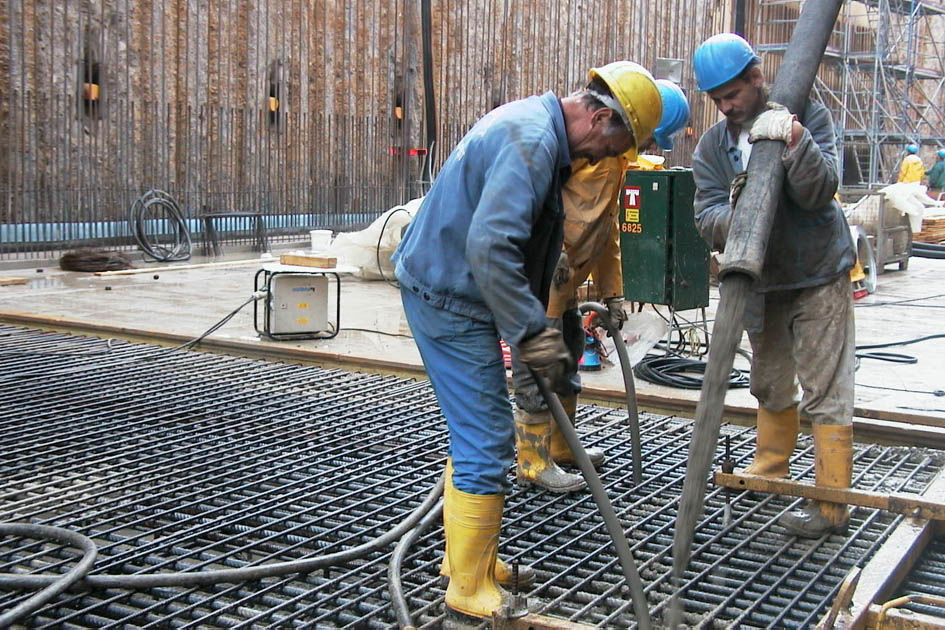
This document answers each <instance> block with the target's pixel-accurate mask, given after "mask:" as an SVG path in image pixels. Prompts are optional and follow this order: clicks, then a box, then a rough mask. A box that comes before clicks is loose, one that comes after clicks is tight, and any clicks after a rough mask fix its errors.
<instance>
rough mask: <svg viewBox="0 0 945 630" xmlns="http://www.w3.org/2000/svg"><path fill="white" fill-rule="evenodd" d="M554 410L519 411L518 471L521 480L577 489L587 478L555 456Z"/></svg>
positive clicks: (557, 489) (547, 487)
mask: <svg viewBox="0 0 945 630" xmlns="http://www.w3.org/2000/svg"><path fill="white" fill-rule="evenodd" d="M552 422H553V420H552V418H551V412H550V411H539V412H537V413H527V412H525V411H522V410H517V411H516V412H515V448H516V450H517V451H518V459H517V464H518V465H517V466H516V467H515V469H516V470H515V474H516V476H517V477H518V481H519V483H521V484H523V485H528V484H533V485H536V486H539V487H540V488H544V489H545V490H550V491H551V492H574V491H575V490H580V489H582V488H583V487H584V478H583V477H582V476H581V475H573V474H571V473H568V472H565V471H564V470H562V469H561V467H560V466H558V464H556V463H555V460H554V459H552V457H551V424H552Z"/></svg>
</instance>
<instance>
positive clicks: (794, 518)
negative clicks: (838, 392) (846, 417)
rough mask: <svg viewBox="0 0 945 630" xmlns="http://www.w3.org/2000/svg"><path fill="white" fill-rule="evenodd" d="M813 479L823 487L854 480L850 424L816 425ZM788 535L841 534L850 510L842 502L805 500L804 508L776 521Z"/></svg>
mask: <svg viewBox="0 0 945 630" xmlns="http://www.w3.org/2000/svg"><path fill="white" fill-rule="evenodd" d="M813 430H814V478H815V480H816V482H817V485H818V486H821V487H824V488H849V487H850V483H851V482H852V480H853V427H852V426H850V425H847V426H836V425H831V424H815V425H814V427H813ZM778 522H779V523H780V524H781V525H782V526H783V527H784V528H785V529H786V530H787V531H788V533H789V534H794V535H795V536H801V537H803V538H820V537H821V536H823V535H824V534H828V533H834V534H843V533H846V531H847V526H848V525H849V524H850V510H849V508H848V507H847V506H846V505H845V504H843V503H828V502H826V501H808V503H807V505H806V506H804V508H803V509H801V510H799V511H796V512H791V513H790V514H785V515H784V516H782V517H781V519H780V520H779V521H778Z"/></svg>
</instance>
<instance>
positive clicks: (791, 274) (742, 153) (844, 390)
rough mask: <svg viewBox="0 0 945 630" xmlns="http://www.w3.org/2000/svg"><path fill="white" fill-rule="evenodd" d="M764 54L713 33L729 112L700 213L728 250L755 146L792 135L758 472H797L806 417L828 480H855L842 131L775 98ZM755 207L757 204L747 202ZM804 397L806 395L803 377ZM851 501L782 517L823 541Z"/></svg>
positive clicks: (775, 262)
mask: <svg viewBox="0 0 945 630" xmlns="http://www.w3.org/2000/svg"><path fill="white" fill-rule="evenodd" d="M760 64H761V59H760V58H759V57H758V56H757V55H756V54H755V52H754V50H753V49H752V47H751V45H750V44H749V43H748V42H747V41H745V40H744V39H743V38H742V37H740V36H738V35H736V34H734V33H722V34H719V35H715V36H713V37H710V38H709V39H707V40H706V41H705V42H703V43H702V44H701V45H700V46H699V47H698V48H697V49H696V51H695V54H694V56H693V62H692V67H693V70H694V72H695V75H696V81H697V83H698V86H699V89H700V90H702V91H704V92H706V94H707V95H708V96H709V97H710V98H711V99H712V102H713V103H715V105H716V107H717V108H718V109H719V111H720V112H721V113H722V114H723V115H724V116H725V118H724V120H722V121H720V122H718V123H716V124H715V125H714V126H712V127H711V128H709V130H708V131H706V132H705V134H703V136H702V137H701V138H700V139H699V143H698V144H697V145H696V150H695V153H694V154H693V157H692V174H693V177H694V179H695V183H696V195H695V202H694V205H695V208H694V211H695V221H696V226H697V227H698V228H699V231H700V233H701V234H702V236H703V238H704V239H705V240H706V241H707V242H708V243H709V246H710V247H711V248H712V249H715V250H717V251H722V252H723V256H724V250H725V244H726V240H727V238H728V232H729V227H730V225H731V220H732V213H733V209H734V208H735V204H736V200H737V198H738V194H739V192H740V190H741V187H742V186H743V185H744V182H745V171H746V169H747V167H748V159H749V156H750V155H751V147H752V143H753V142H756V141H758V140H777V141H781V142H783V143H784V150H783V151H782V153H781V156H780V157H781V163H782V164H783V166H784V184H783V187H782V189H781V190H777V191H774V194H776V195H777V199H778V206H777V209H776V211H775V215H774V221H773V223H772V227H771V236H770V238H769V240H768V246H767V250H766V251H765V260H764V268H763V271H762V275H761V279H760V281H759V282H757V283H755V285H754V286H752V290H751V292H750V294H749V296H748V299H747V303H746V309H745V310H746V321H745V327H746V329H747V330H748V339H749V341H750V342H751V349H752V361H751V393H752V394H753V395H754V396H755V398H757V400H758V438H757V448H756V450H755V457H754V460H753V461H752V463H751V465H750V466H748V468H747V469H745V472H746V473H747V474H754V475H760V476H765V477H774V478H779V477H789V476H790V458H791V454H792V453H793V452H794V447H795V444H796V442H797V436H798V431H799V426H800V417H805V418H806V419H807V420H809V421H810V423H811V425H812V430H813V434H814V474H815V479H816V483H817V485H818V486H824V487H833V488H849V487H850V482H851V478H852V472H853V455H852V453H853V426H852V423H853V363H854V347H855V346H854V321H853V291H852V287H851V285H850V269H851V268H852V267H853V263H854V261H855V260H856V250H855V248H854V245H853V239H852V237H851V236H850V228H849V227H848V226H847V222H846V219H845V218H844V216H843V210H842V209H841V208H840V204H838V203H837V201H836V200H835V199H834V195H835V193H836V192H837V186H838V185H839V181H840V171H839V167H838V163H839V160H838V156H837V145H836V135H835V134H834V129H833V122H832V121H831V119H830V112H829V111H827V109H826V108H825V107H824V106H823V105H820V104H819V103H815V102H813V101H807V102H806V105H805V107H804V109H803V111H799V112H797V115H795V114H794V113H792V112H789V111H788V110H787V109H785V108H784V107H782V106H780V105H778V104H776V103H770V102H768V87H767V84H766V82H765V79H764V75H763V74H762V71H761V66H760ZM744 211H746V212H751V211H753V209H751V208H746V209H744ZM798 383H799V384H800V387H801V395H800V397H799V396H798V391H797V389H798V388H797V384H798ZM849 521H850V512H849V510H848V508H847V506H846V505H843V504H840V503H828V502H826V501H810V502H808V503H807V504H806V505H805V506H804V508H803V509H801V510H798V511H795V512H791V513H788V514H785V515H784V516H782V517H781V519H779V523H780V524H781V525H782V526H784V528H785V529H786V530H787V531H788V532H789V533H791V534H794V535H797V536H804V537H813V538H817V537H820V536H822V535H824V534H828V533H841V532H844V531H846V528H847V525H848V523H849Z"/></svg>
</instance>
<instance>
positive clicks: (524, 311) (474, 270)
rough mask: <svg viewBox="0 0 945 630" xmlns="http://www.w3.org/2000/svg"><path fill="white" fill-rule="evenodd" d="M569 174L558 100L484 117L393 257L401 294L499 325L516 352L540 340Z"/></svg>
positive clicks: (546, 98) (538, 100)
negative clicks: (403, 291)
mask: <svg viewBox="0 0 945 630" xmlns="http://www.w3.org/2000/svg"><path fill="white" fill-rule="evenodd" d="M570 165H571V155H570V152H569V149H568V138H567V134H566V132H565V125H564V114H563V112H562V109H561V103H560V102H559V100H558V98H557V97H556V96H555V95H554V94H553V93H551V92H547V93H545V94H543V95H542V96H531V97H529V98H526V99H522V100H520V101H514V102H512V103H508V104H506V105H503V106H501V107H499V108H497V109H494V110H492V111H491V112H489V113H488V114H486V115H485V116H484V117H483V118H481V119H480V120H479V122H477V123H476V124H475V125H474V126H473V128H472V129H471V130H470V131H469V133H467V134H466V136H465V137H464V138H463V139H462V140H461V141H460V142H459V144H458V145H457V146H456V148H455V149H454V150H453V152H452V153H451V154H450V156H449V158H448V159H447V160H446V162H445V163H444V164H443V168H442V169H441V170H440V172H439V174H438V175H437V177H436V181H435V182H434V183H433V186H432V187H431V188H430V191H429V192H428V193H427V195H426V197H424V200H423V203H422V205H421V206H420V210H418V211H417V214H416V216H415V217H414V219H413V221H412V222H411V223H410V226H409V227H408V228H407V232H406V233H405V234H404V239H403V241H402V242H401V243H400V246H399V247H398V248H397V251H396V252H394V255H393V257H392V260H393V262H394V264H395V273H396V276H397V279H398V280H399V281H400V283H401V285H402V287H405V288H406V289H407V290H410V291H413V292H414V293H416V294H417V295H419V296H420V297H421V298H422V299H423V300H424V301H426V302H427V303H428V304H430V305H431V306H434V307H436V308H441V309H446V310H449V311H452V312H454V313H458V314H460V315H465V316H468V317H471V318H474V319H477V320H480V321H485V322H489V323H494V324H495V326H496V328H497V329H498V331H499V334H500V335H501V336H502V338H503V339H505V340H506V342H508V343H509V344H512V345H517V344H518V343H520V342H521V341H522V340H523V339H527V338H529V337H531V336H532V335H535V334H537V333H539V332H541V330H542V329H543V328H544V327H545V307H546V306H547V303H548V289H549V287H550V285H551V276H552V273H553V272H554V267H555V264H556V263H557V260H558V256H559V254H560V252H561V243H562V230H563V227H562V226H563V219H564V211H563V209H562V203H561V187H562V186H563V185H564V182H565V181H566V180H567V177H568V176H569V174H570Z"/></svg>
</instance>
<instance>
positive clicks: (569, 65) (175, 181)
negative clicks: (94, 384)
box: [0, 0, 732, 241]
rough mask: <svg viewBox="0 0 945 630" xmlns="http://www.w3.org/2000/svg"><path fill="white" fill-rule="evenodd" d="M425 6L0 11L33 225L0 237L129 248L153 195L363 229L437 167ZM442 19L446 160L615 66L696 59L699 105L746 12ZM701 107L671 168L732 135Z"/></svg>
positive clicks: (198, 207) (28, 3)
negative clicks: (138, 206) (432, 150)
mask: <svg viewBox="0 0 945 630" xmlns="http://www.w3.org/2000/svg"><path fill="white" fill-rule="evenodd" d="M419 5H420V3H419V2H409V1H407V0H350V1H342V0H318V1H317V2H310V1H308V0H284V1H283V0H280V1H276V0H213V1H211V0H82V1H80V0H64V1H60V2H41V1H39V0H0V195H2V197H0V224H6V225H7V226H11V225H13V226H24V225H25V226H28V227H26V228H19V229H18V230H17V231H11V230H8V231H7V232H6V235H5V237H4V240H5V241H11V240H12V241H17V240H20V241H37V240H38V241H56V240H60V241H74V240H82V239H83V238H85V237H90V238H98V237H108V236H115V235H116V234H117V232H109V230H110V229H112V228H108V227H107V226H106V227H102V226H100V225H98V222H101V221H104V222H108V221H112V222H116V223H117V222H118V221H121V220H122V219H124V217H125V213H126V211H127V208H128V207H129V206H130V205H131V202H132V201H133V200H134V199H135V198H137V197H138V196H139V195H140V194H142V193H143V192H145V191H146V190H148V189H150V188H161V189H164V190H167V191H168V192H170V193H171V194H172V195H174V196H175V197H176V198H177V199H178V200H179V201H180V203H181V206H182V209H183V211H184V213H185V214H186V215H187V216H188V217H193V216H196V215H198V214H199V213H200V212H202V211H203V210H206V209H209V210H213V211H220V210H244V211H246V210H252V211H258V212H262V213H264V214H267V215H272V216H276V215H278V216H293V217H304V218H303V219H300V220H298V221H296V222H292V221H289V222H287V223H286V224H285V225H286V226H288V228H290V229H295V228H298V229H301V228H303V227H306V226H315V225H334V226H341V225H344V224H353V223H358V222H361V221H363V220H366V219H369V218H370V217H372V216H375V215H376V214H377V213H378V212H379V211H381V210H383V209H385V208H387V207H389V206H390V205H392V204H393V203H396V202H398V201H401V200H405V199H407V198H409V197H411V196H415V195H417V194H419V193H420V192H421V191H422V186H421V184H420V183H419V181H418V180H419V179H420V177H421V165H422V159H423V158H422V156H421V157H414V156H410V155H407V154H408V152H409V150H410V149H412V148H418V147H424V146H425V138H424V133H423V129H424V121H423V100H422V99H423V94H422V64H421V61H422V57H421V46H420V8H419ZM431 6H432V21H433V28H432V42H433V51H432V52H433V62H434V92H435V96H436V107H437V136H438V151H437V158H436V163H441V162H442V160H443V159H445V156H446V154H448V152H449V149H450V148H451V147H452V146H453V145H454V144H455V142H456V141H458V139H459V138H460V137H461V135H462V134H463V133H464V132H465V130H466V129H468V127H469V126H470V125H471V124H472V123H473V122H474V121H475V120H476V119H477V118H478V117H479V116H481V115H482V114H483V113H484V112H486V111H488V110H489V109H491V108H493V107H495V106H496V105H498V104H501V103H504V102H507V101H510V100H513V99H516V98H521V97H524V96H527V95H529V94H535V93H540V92H543V91H545V90H549V89H550V90H554V91H555V92H557V93H559V94H562V95H563V94H565V93H567V92H569V91H571V90H573V89H576V88H578V87H580V86H581V85H582V84H583V83H584V81H585V80H586V72H587V69H588V68H589V67H592V66H594V65H598V64H602V63H606V62H608V61H611V60H614V59H620V58H628V59H633V60H636V61H639V62H640V63H642V64H644V65H646V66H648V67H652V66H653V63H654V62H655V60H656V58H657V57H674V58H679V59H683V60H684V61H685V69H684V72H683V87H684V88H685V89H686V90H687V91H689V93H690V94H691V95H693V96H695V94H696V93H695V91H694V85H693V80H692V77H691V72H690V70H689V64H688V60H689V59H690V57H691V54H692V51H693V49H694V48H695V46H697V45H698V43H699V42H700V41H701V40H702V39H704V38H705V37H706V36H708V35H710V34H712V33H714V32H718V31H721V30H725V29H728V28H730V18H731V12H732V11H731V3H730V2H727V1H722V2H719V1H717V0H697V1H695V2H693V1H692V0H666V1H665V2H659V3H650V2H624V1H620V0H575V1H571V2H540V1H537V0H528V1H526V0H483V1H482V2H476V3H470V2H466V1H465V0H442V1H440V0H433V1H432V3H431ZM91 82H95V83H96V85H98V86H99V96H98V99H97V100H96V101H94V102H92V101H87V100H86V99H85V98H84V95H85V91H84V90H85V87H84V84H85V83H91ZM273 94H275V96H273V98H277V99H278V104H279V108H278V111H277V113H275V114H273V113H271V112H270V107H269V105H270V96H272V95H273ZM707 105H708V107H707ZM693 108H694V116H693V128H692V130H691V131H690V132H689V133H688V134H687V135H686V136H685V137H683V138H681V140H680V143H679V150H678V151H677V152H676V156H677V157H675V158H673V161H674V162H675V163H685V161H686V156H688V155H690V154H691V149H692V147H693V146H694V144H695V141H696V139H697V138H698V136H699V134H700V133H701V131H702V130H703V129H704V128H705V127H706V126H707V125H708V124H709V123H711V122H714V120H715V119H716V118H717V114H716V112H715V111H714V108H712V107H711V104H708V103H707V101H706V100H705V99H704V98H703V97H701V96H698V97H695V98H693ZM49 224H61V225H62V226H63V227H61V230H63V231H56V230H50V228H49V227H48V225H49ZM76 224H82V225H78V226H77V225H76ZM44 226H45V227H44ZM298 229H296V231H298ZM37 230H39V232H37Z"/></svg>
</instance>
